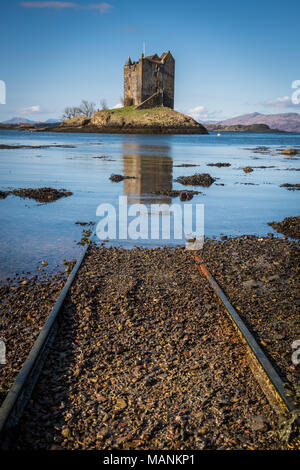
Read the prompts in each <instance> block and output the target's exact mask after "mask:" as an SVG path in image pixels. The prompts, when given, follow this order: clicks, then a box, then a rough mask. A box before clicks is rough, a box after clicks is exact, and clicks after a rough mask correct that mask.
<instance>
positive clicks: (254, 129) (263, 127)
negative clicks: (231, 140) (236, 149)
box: [207, 124, 284, 132]
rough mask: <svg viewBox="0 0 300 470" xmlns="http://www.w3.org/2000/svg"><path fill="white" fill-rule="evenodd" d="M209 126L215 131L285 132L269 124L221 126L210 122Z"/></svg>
mask: <svg viewBox="0 0 300 470" xmlns="http://www.w3.org/2000/svg"><path fill="white" fill-rule="evenodd" d="M207 128H208V129H209V130H210V131H213V132H284V131H280V130H278V129H270V127H269V126H267V124H251V125H249V126H246V125H243V124H234V125H232V126H220V125H218V124H209V125H207Z"/></svg>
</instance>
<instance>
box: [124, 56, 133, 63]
mask: <svg viewBox="0 0 300 470" xmlns="http://www.w3.org/2000/svg"><path fill="white" fill-rule="evenodd" d="M125 65H132V62H131V59H130V57H129V56H128V59H127V60H126V63H125Z"/></svg>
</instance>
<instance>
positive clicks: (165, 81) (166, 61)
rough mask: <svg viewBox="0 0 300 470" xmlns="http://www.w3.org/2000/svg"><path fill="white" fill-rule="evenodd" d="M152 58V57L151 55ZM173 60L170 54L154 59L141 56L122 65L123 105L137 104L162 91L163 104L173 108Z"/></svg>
mask: <svg viewBox="0 0 300 470" xmlns="http://www.w3.org/2000/svg"><path fill="white" fill-rule="evenodd" d="M151 58H152V57H151ZM174 78H175V61H174V59H173V57H172V56H171V55H170V54H163V56H162V59H159V58H158V56H156V55H155V60H149V58H143V57H142V58H141V59H140V60H139V62H135V63H134V64H132V65H125V67H124V106H130V105H134V106H137V105H139V104H140V103H142V102H143V101H145V100H148V99H149V98H150V97H151V96H152V95H153V94H155V93H158V92H163V102H162V104H163V106H168V107H169V108H174Z"/></svg>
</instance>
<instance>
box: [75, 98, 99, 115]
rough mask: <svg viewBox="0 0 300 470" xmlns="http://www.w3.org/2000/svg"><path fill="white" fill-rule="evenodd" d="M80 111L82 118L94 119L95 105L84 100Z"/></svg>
mask: <svg viewBox="0 0 300 470" xmlns="http://www.w3.org/2000/svg"><path fill="white" fill-rule="evenodd" d="M79 110H80V114H81V115H82V116H86V117H92V116H93V114H94V112H95V103H93V102H92V101H87V100H82V101H81V104H80V106H79Z"/></svg>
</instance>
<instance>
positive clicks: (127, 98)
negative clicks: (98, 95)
mask: <svg viewBox="0 0 300 470" xmlns="http://www.w3.org/2000/svg"><path fill="white" fill-rule="evenodd" d="M141 89H142V64H141V63H140V62H138V63H135V64H133V65H130V66H128V65H125V67H124V106H131V105H134V106H136V105H137V104H139V103H141V101H142V91H141Z"/></svg>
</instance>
